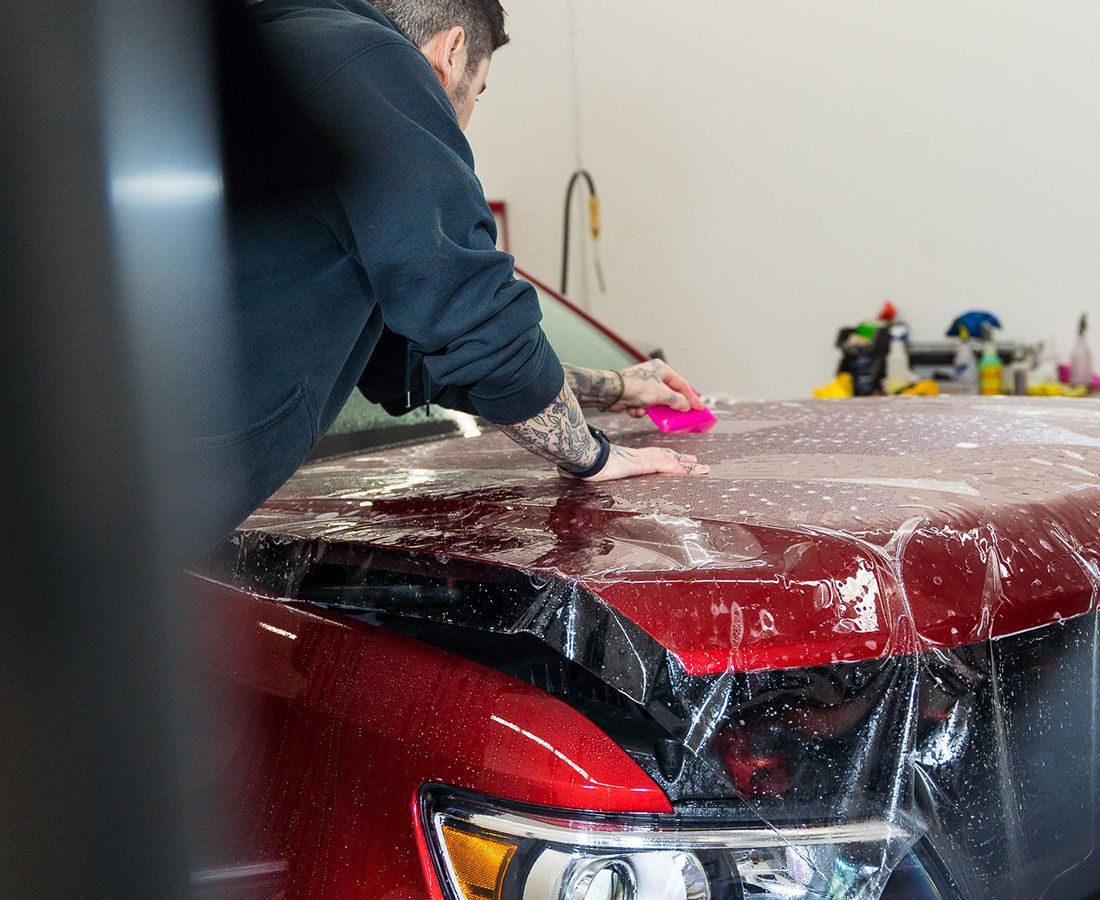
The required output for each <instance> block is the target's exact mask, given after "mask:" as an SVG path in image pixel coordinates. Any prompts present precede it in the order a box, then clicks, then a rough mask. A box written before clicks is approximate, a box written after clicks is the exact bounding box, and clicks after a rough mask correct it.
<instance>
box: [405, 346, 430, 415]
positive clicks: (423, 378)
mask: <svg viewBox="0 0 1100 900" xmlns="http://www.w3.org/2000/svg"><path fill="white" fill-rule="evenodd" d="M417 355H418V356H420V383H421V384H422V385H423V386H424V415H426V416H430V415H431V414H432V401H431V396H432V390H431V387H432V379H431V375H429V374H428V367H427V366H426V365H424V356H423V355H422V354H417ZM412 372H413V348H412V344H405V409H408V410H411V409H412V408H413V399H412V398H413V395H412Z"/></svg>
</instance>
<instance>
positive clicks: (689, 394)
mask: <svg viewBox="0 0 1100 900" xmlns="http://www.w3.org/2000/svg"><path fill="white" fill-rule="evenodd" d="M664 376H665V384H666V385H667V386H668V387H670V388H672V389H673V390H674V391H676V392H677V393H678V394H680V395H681V396H682V397H683V398H684V399H685V400H686V401H687V404H688V405H687V406H685V407H683V411H684V412H687V410H689V409H702V408H703V401H702V400H700V399H699V395H698V394H697V393H695V388H693V387H692V386H691V385H690V384H688V383H687V381H685V380H684V379H683V378H682V377H681V376H680V375H679V374H677V373H676V372H675V371H673V370H672V369H671V368H666V369H665V373H664ZM669 405H670V406H671V405H672V404H669ZM676 408H677V409H680V408H681V407H679V406H678V407H676Z"/></svg>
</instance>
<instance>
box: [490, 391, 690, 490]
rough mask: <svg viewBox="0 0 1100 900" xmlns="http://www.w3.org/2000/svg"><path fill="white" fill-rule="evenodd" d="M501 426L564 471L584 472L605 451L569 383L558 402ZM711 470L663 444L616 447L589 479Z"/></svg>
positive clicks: (511, 435)
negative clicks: (601, 447)
mask: <svg viewBox="0 0 1100 900" xmlns="http://www.w3.org/2000/svg"><path fill="white" fill-rule="evenodd" d="M499 428H500V430H501V431H503V432H504V433H505V434H506V435H508V437H510V438H511V439H512V440H513V441H515V442H516V443H517V444H519V446H521V447H523V448H524V449H525V450H529V451H531V452H532V453H534V454H536V455H538V456H541V457H542V458H543V459H546V460H549V461H550V462H552V463H554V465H556V466H558V467H559V468H562V469H572V470H582V469H586V468H588V467H589V466H592V465H593V464H594V463H595V462H596V459H597V457H598V456H599V453H600V444H599V442H598V441H597V440H596V439H595V438H594V437H592V433H591V432H590V431H589V430H588V423H587V422H585V419H584V413H583V412H582V411H581V405H580V403H578V402H577V397H576V396H575V395H574V393H573V390H572V388H571V387H570V386H569V384H568V382H567V383H566V385H565V386H564V387H563V388H562V389H561V393H560V394H558V396H557V397H556V398H555V399H554V401H553V402H552V403H551V404H550V405H549V406H548V407H546V409H544V410H543V411H542V412H541V413H539V414H538V415H537V416H535V417H533V418H531V419H527V420H526V421H524V422H518V423H516V424H515V425H501V426H499ZM709 471H710V469H709V468H708V467H707V466H701V465H699V462H698V460H697V459H696V458H695V457H694V456H690V455H688V454H685V453H676V452H675V451H674V450H670V449H668V448H663V447H660V448H659V447H647V448H643V449H638V450H634V449H628V448H626V447H618V446H612V448H611V454H610V456H609V457H608V460H607V464H606V465H605V466H604V467H603V469H602V470H601V471H600V472H598V473H597V474H595V475H593V476H592V477H591V478H586V479H585V481H592V482H600V481H614V480H616V479H619V478H631V477H633V476H636V475H705V474H707V472H709Z"/></svg>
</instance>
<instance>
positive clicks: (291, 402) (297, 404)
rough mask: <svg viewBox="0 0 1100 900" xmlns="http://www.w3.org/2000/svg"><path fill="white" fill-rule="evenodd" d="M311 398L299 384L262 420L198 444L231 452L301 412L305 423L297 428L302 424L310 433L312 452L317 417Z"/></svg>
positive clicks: (200, 440) (306, 388)
mask: <svg viewBox="0 0 1100 900" xmlns="http://www.w3.org/2000/svg"><path fill="white" fill-rule="evenodd" d="M312 397H313V393H312V391H311V390H310V388H309V385H308V384H305V383H301V382H299V383H298V384H296V385H295V386H294V390H293V391H291V392H290V396H289V397H287V398H286V400H284V401H283V402H282V403H280V404H279V405H278V406H277V407H275V409H273V410H272V411H271V412H270V413H268V414H267V415H266V416H264V417H263V418H262V419H259V420H258V421H256V422H253V423H252V424H251V425H246V426H245V427H244V428H239V429H237V430H236V431H230V432H226V433H225V434H216V435H211V436H208V437H201V438H199V444H200V446H202V447H205V448H206V449H208V450H231V449H232V448H234V447H240V446H242V445H244V444H247V443H249V442H250V441H253V440H256V439H258V438H260V437H262V436H263V435H264V433H265V432H267V431H270V430H271V429H273V428H275V427H277V426H278V425H279V424H280V423H282V422H285V421H287V420H289V419H291V418H292V417H294V415H295V413H296V412H298V411H299V410H301V411H302V412H304V413H305V415H306V418H307V419H308V423H298V425H299V427H301V426H302V425H306V426H307V428H306V429H305V430H308V431H309V448H310V449H312V448H313V445H314V444H316V443H317V422H316V416H315V415H314V414H313V413H314V404H313V403H312ZM306 452H307V453H308V452H309V451H308V450H307V451H306Z"/></svg>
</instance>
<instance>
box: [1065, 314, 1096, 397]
mask: <svg viewBox="0 0 1100 900" xmlns="http://www.w3.org/2000/svg"><path fill="white" fill-rule="evenodd" d="M1088 330H1089V317H1088V316H1087V315H1082V316H1081V321H1080V322H1079V323H1078V325H1077V346H1076V347H1074V348H1073V356H1072V358H1071V359H1070V364H1069V383H1070V384H1071V385H1072V386H1073V387H1086V388H1091V387H1092V351H1091V350H1089V343H1088V337H1087V333H1088Z"/></svg>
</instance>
